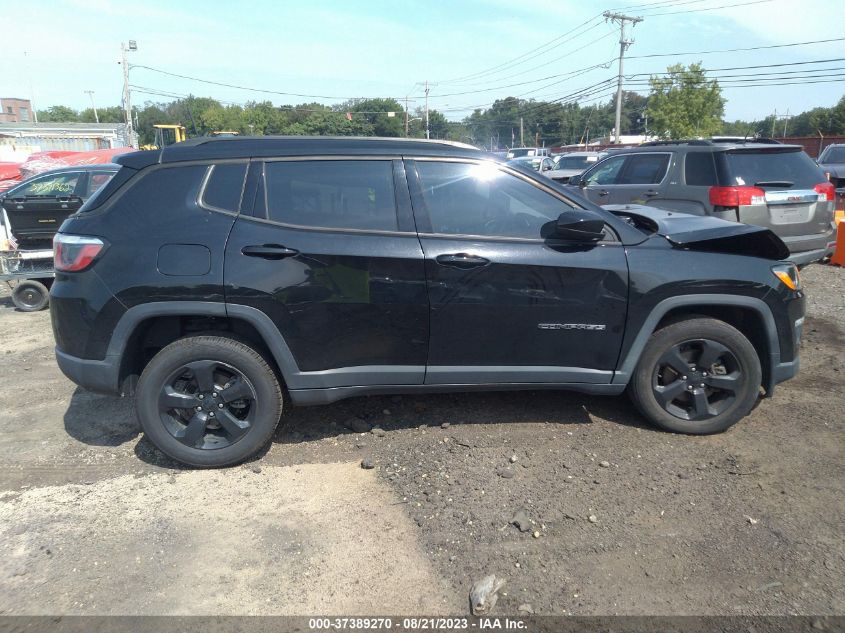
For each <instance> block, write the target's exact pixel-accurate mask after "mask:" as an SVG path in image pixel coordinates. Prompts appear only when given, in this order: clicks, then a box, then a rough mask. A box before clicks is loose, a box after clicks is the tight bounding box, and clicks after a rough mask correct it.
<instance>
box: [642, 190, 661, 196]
mask: <svg viewBox="0 0 845 633" xmlns="http://www.w3.org/2000/svg"><path fill="white" fill-rule="evenodd" d="M659 195H660V192H659V191H655V190H654V189H649V190H648V191H643V196H644V197H646V198H653V197H654V196H659Z"/></svg>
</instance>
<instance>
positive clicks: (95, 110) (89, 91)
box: [85, 90, 100, 123]
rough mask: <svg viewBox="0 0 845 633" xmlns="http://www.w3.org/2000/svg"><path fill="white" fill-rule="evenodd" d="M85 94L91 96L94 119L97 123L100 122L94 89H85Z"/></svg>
mask: <svg viewBox="0 0 845 633" xmlns="http://www.w3.org/2000/svg"><path fill="white" fill-rule="evenodd" d="M85 94H87V95H88V96H89V97H91V109H92V110H93V111H94V121H96V122H97V123H99V122H100V115H99V114H97V106H96V105H94V91H93V90H85Z"/></svg>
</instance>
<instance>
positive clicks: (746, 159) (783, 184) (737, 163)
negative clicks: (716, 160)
mask: <svg viewBox="0 0 845 633" xmlns="http://www.w3.org/2000/svg"><path fill="white" fill-rule="evenodd" d="M725 160H726V162H727V170H728V179H729V182H728V183H725V184H727V185H740V186H742V185H747V186H750V187H774V188H778V189H812V188H813V187H814V186H816V185H817V184H819V183H821V182H826V180H827V179H826V178H825V175H824V172H823V171H822V170H821V168H820V167H819V166H818V165H816V164H815V163H814V162H813V159H812V158H810V157H809V156H807V155H806V154H805V153H804V152H802V151H797V152H795V151H793V152H784V151H777V150H774V151H773V150H760V151H754V152H748V151H745V152H728V153H726V154H725Z"/></svg>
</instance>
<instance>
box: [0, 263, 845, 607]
mask: <svg viewBox="0 0 845 633" xmlns="http://www.w3.org/2000/svg"><path fill="white" fill-rule="evenodd" d="M804 281H805V285H806V289H807V294H808V296H809V310H808V316H807V321H806V326H805V332H806V337H805V340H804V348H803V352H802V363H803V367H802V371H801V373H800V375H799V377H798V378H796V379H795V380H793V381H791V382H789V383H787V384H784V385H781V386H779V387H778V389H777V391H776V394H775V397H774V398H773V399H767V400H763V401H761V402H760V404H759V406H758V407H757V408H756V409H755V410H754V412H753V413H752V414H751V415H750V416H749V417H748V418H746V419H745V420H743V421H742V422H740V423H739V424H738V425H737V426H735V427H734V428H733V429H731V430H730V431H728V432H727V433H724V434H722V435H717V436H711V437H685V436H680V435H672V434H668V433H665V432H660V431H657V430H655V429H653V428H651V427H649V426H647V425H646V424H645V423H644V422H643V420H642V419H641V418H640V417H639V416H638V415H637V414H636V412H635V411H634V410H633V408H632V407H631V405H630V404H629V403H628V401H627V399H626V398H624V397H619V398H601V397H594V396H585V395H579V394H566V393H555V392H536V393H525V392H521V393H520V392H517V393H486V394H471V395H466V394H455V395H431V396H413V397H408V396H406V397H371V398H357V399H353V400H348V401H344V402H339V403H337V404H334V405H331V406H326V407H314V408H301V409H292V410H290V411H288V414H287V415H286V417H285V418H284V425H283V426H282V427H280V429H279V430H278V432H277V433H276V436H275V439H274V442H273V444H272V445H271V446H270V448H269V449H268V450H267V452H266V453H265V454H264V455H262V456H261V457H259V458H258V459H257V460H255V461H252V462H250V463H248V464H245V465H242V466H239V467H236V468H231V469H227V470H222V471H211V472H210V471H190V470H183V469H181V468H179V467H178V466H177V465H175V464H173V463H171V462H169V461H168V460H166V459H165V458H164V457H163V456H161V455H160V454H159V453H158V452H157V451H156V450H155V449H154V448H153V447H152V446H151V445H150V444H149V443H148V442H147V441H145V440H144V439H143V437H142V436H141V435H140V433H139V429H138V424H137V421H136V419H135V415H134V411H133V407H132V403H131V402H130V401H128V400H121V399H117V398H109V397H104V396H99V395H94V394H89V393H87V392H84V391H82V390H80V389H77V388H76V387H75V386H74V385H73V384H72V383H70V382H69V381H68V380H66V379H65V378H64V377H63V376H62V375H61V373H60V372H59V370H58V368H57V367H56V364H55V361H54V359H53V354H52V343H53V341H52V334H51V332H50V325H49V314H47V313H46V312H41V313H36V314H26V313H20V312H17V311H16V310H15V309H14V308H13V307H12V305H11V302H10V301H9V299H8V293H5V294H3V295H2V297H0V358H2V360H3V363H2V364H1V365H0V614H53V615H57V614H177V613H178V614H291V613H295V614H313V613H321V614H400V613H417V614H448V613H451V614H466V613H467V612H468V608H467V595H468V592H469V589H470V586H471V585H472V583H473V581H474V580H476V579H478V578H480V577H482V576H484V575H486V574H489V573H495V574H497V575H498V576H501V577H503V578H505V579H506V581H507V584H506V586H505V587H504V589H503V590H502V591H501V592H500V598H499V602H498V605H497V606H496V610H495V611H496V613H497V614H505V613H511V614H516V613H527V612H528V611H534V612H536V613H537V614H579V615H580V614H602V615H611V614H676V615H681V614H711V615H715V614H724V615H735V614H745V615H758V614H806V615H830V614H843V613H845V583H843V581H842V579H843V578H845V539H843V538H842V535H843V531H842V526H843V524H845V502H843V490H845V389H843V386H842V385H843V381H845V371H843V370H845V271H843V270H842V269H837V268H832V267H823V266H813V267H810V268H809V269H807V270H805V272H804ZM373 426H375V427H377V428H376V430H375V432H366V430H367V429H369V428H370V427H373ZM350 427H355V428H356V429H358V430H359V431H361V430H363V431H365V432H353V430H352V429H351V428H350ZM382 431H383V432H382ZM363 458H368V459H371V460H372V461H373V462H374V463H375V464H376V467H375V468H374V469H372V470H363V469H361V468H360V466H359V464H360V461H361V460H362V459H363ZM520 509H524V511H525V515H526V516H527V519H528V521H529V523H528V526H527V527H528V530H527V531H525V532H522V531H520V530H519V529H517V527H515V526H514V525H512V524H511V520H512V518H513V516H514V514H515V513H516V512H517V511H519V510H520ZM590 517H592V518H593V520H591V519H590ZM527 605H530V607H529V606H527ZM520 607H522V610H521V611H520Z"/></svg>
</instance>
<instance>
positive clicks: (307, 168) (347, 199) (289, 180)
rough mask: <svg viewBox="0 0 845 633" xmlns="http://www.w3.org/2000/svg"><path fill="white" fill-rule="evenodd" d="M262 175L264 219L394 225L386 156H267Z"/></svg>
mask: <svg viewBox="0 0 845 633" xmlns="http://www.w3.org/2000/svg"><path fill="white" fill-rule="evenodd" d="M265 176H266V189H267V216H268V219H270V220H273V221H275V222H280V223H282V224H292V225H295V226H304V227H315V228H328V229H357V230H366V231H396V230H398V225H397V220H396V198H395V195H394V191H393V165H392V164H391V162H390V161H385V160H311V161H279V162H268V163H266V164H265Z"/></svg>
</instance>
